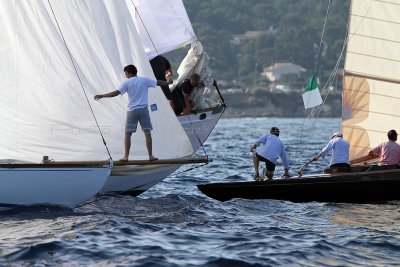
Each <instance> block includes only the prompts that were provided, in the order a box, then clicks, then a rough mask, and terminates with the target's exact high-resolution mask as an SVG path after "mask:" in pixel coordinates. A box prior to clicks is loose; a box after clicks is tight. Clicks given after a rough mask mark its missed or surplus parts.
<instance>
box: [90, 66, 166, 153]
mask: <svg viewBox="0 0 400 267" xmlns="http://www.w3.org/2000/svg"><path fill="white" fill-rule="evenodd" d="M124 73H125V77H126V78H127V80H126V81H124V82H123V83H122V84H121V85H120V86H119V88H118V90H115V91H112V92H109V93H106V94H101V95H95V96H94V99H95V100H99V99H101V98H103V97H115V96H117V95H120V94H121V95H123V94H125V93H128V97H129V103H128V111H127V113H126V114H127V115H126V124H125V139H124V147H125V155H124V157H123V158H122V159H120V160H121V161H128V157H129V151H130V148H131V137H132V133H134V132H136V129H137V124H138V122H139V123H140V126H141V127H142V130H143V132H144V135H145V138H146V147H147V152H148V154H149V160H157V158H156V157H154V156H153V144H152V138H151V130H153V126H152V125H151V120H150V114H149V109H148V107H147V106H148V89H149V88H150V87H156V85H158V86H165V85H168V84H169V83H168V82H166V81H155V80H152V79H149V78H145V77H138V76H137V69H136V67H135V66H134V65H128V66H126V67H125V68H124Z"/></svg>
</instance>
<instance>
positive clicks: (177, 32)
mask: <svg viewBox="0 0 400 267" xmlns="http://www.w3.org/2000/svg"><path fill="white" fill-rule="evenodd" d="M126 2H127V5H128V8H129V12H131V15H132V18H133V20H134V22H135V25H136V28H137V31H138V33H139V36H140V38H141V40H142V43H143V46H144V48H145V52H146V54H147V56H148V57H149V59H152V58H154V57H156V56H157V55H161V54H164V53H167V52H170V51H173V50H175V49H177V48H179V47H181V46H184V45H187V44H190V43H192V42H194V41H196V36H195V34H194V31H193V27H192V24H191V23H190V20H189V17H188V15H187V13H186V9H185V6H184V5H183V2H182V0H151V1H148V0H126Z"/></svg>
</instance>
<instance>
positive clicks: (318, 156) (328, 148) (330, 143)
mask: <svg viewBox="0 0 400 267" xmlns="http://www.w3.org/2000/svg"><path fill="white" fill-rule="evenodd" d="M332 148H333V141H329V143H328V144H327V145H326V147H324V149H322V151H321V152H320V153H319V154H318V155H316V156H315V157H314V158H313V160H314V161H317V160H319V158H321V157H325V155H326V153H328V152H329V151H330V150H331V149H332Z"/></svg>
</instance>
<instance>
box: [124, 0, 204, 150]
mask: <svg viewBox="0 0 400 267" xmlns="http://www.w3.org/2000/svg"><path fill="white" fill-rule="evenodd" d="M131 3H132V5H133V7H134V8H135V14H137V16H138V17H139V19H140V21H141V23H142V25H143V28H144V29H145V31H146V33H147V36H148V37H149V39H150V42H151V44H152V46H153V47H154V50H155V51H156V53H157V55H160V53H159V52H158V49H157V47H156V45H155V43H154V41H153V38H152V37H151V35H150V32H149V31H148V29H147V27H146V25H145V23H144V21H143V19H142V16H141V15H140V13H139V10H138V8H137V7H136V5H135V3H134V2H133V0H131ZM196 45H197V44H196ZM194 48H195V47H192V49H194ZM179 101H182V100H181V99H179ZM187 118H188V120H189V123H190V125H191V126H192V128H193V131H194V133H195V135H196V138H197V140H198V141H199V144H200V147H201V148H202V150H203V151H204V153H205V155H206V157H207V158H208V155H207V153H206V151H205V148H204V146H203V144H202V142H201V140H200V137H199V135H198V134H197V131H196V129H194V127H193V121H192V119H191V118H190V114H189V115H187Z"/></svg>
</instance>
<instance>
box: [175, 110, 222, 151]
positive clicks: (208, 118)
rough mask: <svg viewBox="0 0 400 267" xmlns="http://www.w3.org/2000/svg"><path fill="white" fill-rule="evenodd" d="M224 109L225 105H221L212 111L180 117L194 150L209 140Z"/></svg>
mask: <svg viewBox="0 0 400 267" xmlns="http://www.w3.org/2000/svg"><path fill="white" fill-rule="evenodd" d="M224 110H225V106H220V107H217V108H215V109H213V110H210V111H206V112H200V113H197V114H190V115H187V116H181V117H178V119H179V122H180V123H181V125H182V127H183V129H185V132H186V134H187V135H188V137H189V140H190V143H191V144H192V147H193V151H196V150H197V149H199V148H200V147H201V145H202V144H203V143H204V142H205V141H206V140H207V138H208V136H209V135H210V134H211V132H212V130H213V129H214V127H215V125H216V124H217V122H218V121H219V119H220V118H221V116H222V114H223V112H224Z"/></svg>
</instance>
